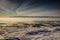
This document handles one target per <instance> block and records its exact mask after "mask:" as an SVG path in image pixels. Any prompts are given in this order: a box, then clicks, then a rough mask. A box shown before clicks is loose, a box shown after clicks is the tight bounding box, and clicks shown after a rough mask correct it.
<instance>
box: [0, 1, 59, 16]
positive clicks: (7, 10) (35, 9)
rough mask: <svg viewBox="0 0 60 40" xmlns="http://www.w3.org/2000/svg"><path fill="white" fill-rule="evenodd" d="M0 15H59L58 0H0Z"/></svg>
mask: <svg viewBox="0 0 60 40" xmlns="http://www.w3.org/2000/svg"><path fill="white" fill-rule="evenodd" d="M0 16H2V17H5V16H8V17H10V16H60V1H59V0H0Z"/></svg>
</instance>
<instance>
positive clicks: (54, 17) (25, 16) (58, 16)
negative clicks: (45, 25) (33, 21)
mask: <svg viewBox="0 0 60 40" xmlns="http://www.w3.org/2000/svg"><path fill="white" fill-rule="evenodd" d="M10 17H17V18H18V17H21V18H60V16H10Z"/></svg>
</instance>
